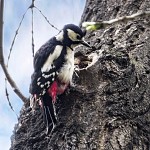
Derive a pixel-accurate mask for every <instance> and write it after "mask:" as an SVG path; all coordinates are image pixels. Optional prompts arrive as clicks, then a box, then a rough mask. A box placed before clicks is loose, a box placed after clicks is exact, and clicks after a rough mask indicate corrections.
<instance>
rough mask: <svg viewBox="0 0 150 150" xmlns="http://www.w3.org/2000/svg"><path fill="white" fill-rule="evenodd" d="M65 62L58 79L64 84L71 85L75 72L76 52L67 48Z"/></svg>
mask: <svg viewBox="0 0 150 150" xmlns="http://www.w3.org/2000/svg"><path fill="white" fill-rule="evenodd" d="M65 60H66V62H65V64H64V65H63V67H62V69H61V70H60V72H59V74H58V78H59V80H60V81H62V82H64V83H69V82H71V81H72V75H73V71H74V51H72V50H71V49H70V48H69V47H68V48H67V55H66V57H65Z"/></svg>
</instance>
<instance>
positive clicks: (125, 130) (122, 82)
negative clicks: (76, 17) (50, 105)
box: [10, 0, 150, 150]
mask: <svg viewBox="0 0 150 150" xmlns="http://www.w3.org/2000/svg"><path fill="white" fill-rule="evenodd" d="M148 9H150V1H149V0H87V2H86V7H85V10H84V13H83V15H82V19H81V22H82V21H99V20H110V19H114V18H116V17H119V16H124V15H131V14H133V13H136V12H137V11H138V10H148ZM86 40H87V41H90V43H91V45H94V46H95V50H89V49H86V48H83V47H79V48H78V49H77V53H76V57H78V59H79V60H80V61H81V62H80V64H79V67H80V68H82V67H86V64H87V63H88V61H89V59H85V58H86V57H85V56H88V55H90V54H92V56H96V55H98V56H99V59H98V61H96V63H95V64H93V65H92V66H91V67H89V68H88V69H86V70H81V71H80V72H78V76H79V77H77V76H74V81H73V82H74V83H75V85H76V86H75V87H74V88H70V90H69V92H66V93H65V94H64V95H62V96H60V97H59V100H58V102H57V104H56V112H57V118H58V122H59V123H58V125H57V126H56V128H55V130H54V131H53V132H52V133H51V134H49V135H48V136H47V135H45V126H44V123H43V121H42V116H41V113H40V110H39V109H38V108H37V109H36V111H35V114H32V112H31V110H30V109H29V104H28V103H27V104H25V105H24V107H23V108H22V110H21V114H20V119H19V122H18V124H17V125H16V126H15V129H14V134H13V136H12V138H11V140H12V146H11V148H10V149H11V150H149V149H150V19H149V18H148V17H142V18H138V19H136V20H135V21H130V22H128V23H122V24H118V25H115V26H111V27H109V28H107V29H105V30H99V31H94V32H88V33H87V36H86ZM94 59H95V57H93V61H94Z"/></svg>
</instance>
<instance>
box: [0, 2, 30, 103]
mask: <svg viewBox="0 0 150 150" xmlns="http://www.w3.org/2000/svg"><path fill="white" fill-rule="evenodd" d="M3 8H4V0H1V1H0V64H1V66H2V69H3V71H4V74H5V76H6V78H7V80H8V82H9V83H10V85H11V87H12V88H13V90H14V92H15V93H16V94H17V95H18V96H19V97H20V98H21V99H22V101H23V102H24V103H26V102H27V100H28V99H27V98H26V97H25V96H24V95H23V94H22V93H21V91H20V90H19V88H18V87H17V85H16V83H15V82H14V80H13V79H12V78H11V76H10V74H9V72H8V69H7V67H6V65H5V62H4V55H3Z"/></svg>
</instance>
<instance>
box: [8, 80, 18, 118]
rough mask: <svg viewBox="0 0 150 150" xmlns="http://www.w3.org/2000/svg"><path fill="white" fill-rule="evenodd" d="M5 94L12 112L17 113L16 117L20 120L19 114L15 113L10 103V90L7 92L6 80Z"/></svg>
mask: <svg viewBox="0 0 150 150" xmlns="http://www.w3.org/2000/svg"><path fill="white" fill-rule="evenodd" d="M5 93H6V98H7V101H8V104H9V106H10V108H11V110H12V111H13V112H14V113H15V115H16V116H17V119H18V118H19V117H18V115H17V113H16V112H15V110H14V108H13V106H12V104H11V102H10V99H9V94H8V90H7V79H6V78H5Z"/></svg>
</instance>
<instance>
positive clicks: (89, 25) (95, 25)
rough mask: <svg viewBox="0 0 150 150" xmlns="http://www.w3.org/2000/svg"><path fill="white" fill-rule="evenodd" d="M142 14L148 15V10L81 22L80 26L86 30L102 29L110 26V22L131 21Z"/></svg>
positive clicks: (149, 12) (149, 14)
mask: <svg viewBox="0 0 150 150" xmlns="http://www.w3.org/2000/svg"><path fill="white" fill-rule="evenodd" d="M142 16H150V11H141V12H137V13H135V14H133V15H131V16H123V17H119V18H116V19H112V20H109V21H98V22H83V23H82V27H85V28H86V30H99V29H104V28H106V27H107V26H110V25H112V24H117V23H120V22H128V21H132V20H134V19H135V18H137V17H142Z"/></svg>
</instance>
